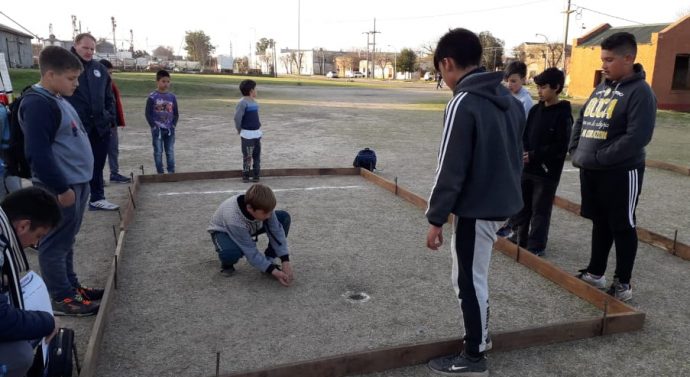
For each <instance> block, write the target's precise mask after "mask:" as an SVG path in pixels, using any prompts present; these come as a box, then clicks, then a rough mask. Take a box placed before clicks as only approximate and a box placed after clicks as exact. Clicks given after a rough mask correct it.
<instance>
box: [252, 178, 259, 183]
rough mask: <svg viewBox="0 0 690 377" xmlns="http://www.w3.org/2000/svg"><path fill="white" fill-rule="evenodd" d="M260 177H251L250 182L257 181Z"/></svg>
mask: <svg viewBox="0 0 690 377" xmlns="http://www.w3.org/2000/svg"><path fill="white" fill-rule="evenodd" d="M260 180H261V178H259V177H252V182H259V181H260Z"/></svg>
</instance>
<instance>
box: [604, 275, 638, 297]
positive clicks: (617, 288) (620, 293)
mask: <svg viewBox="0 0 690 377" xmlns="http://www.w3.org/2000/svg"><path fill="white" fill-rule="evenodd" d="M606 293H608V294H609V295H611V296H613V297H615V298H617V299H619V300H621V301H623V302H626V301H630V300H632V285H630V284H623V283H621V282H620V281H618V279H614V280H613V284H611V288H609V290H608V291H607V292H606Z"/></svg>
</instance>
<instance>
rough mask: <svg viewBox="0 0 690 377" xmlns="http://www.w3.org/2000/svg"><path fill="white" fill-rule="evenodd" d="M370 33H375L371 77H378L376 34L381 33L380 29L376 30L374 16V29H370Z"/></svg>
mask: <svg viewBox="0 0 690 377" xmlns="http://www.w3.org/2000/svg"><path fill="white" fill-rule="evenodd" d="M369 33H370V34H373V35H374V43H373V46H372V47H373V48H372V49H371V67H372V68H373V70H372V72H371V77H372V78H376V34H381V32H380V31H376V18H374V30H372V31H370V32H369ZM367 39H368V38H367ZM367 48H368V46H367Z"/></svg>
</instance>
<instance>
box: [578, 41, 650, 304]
mask: <svg viewBox="0 0 690 377" xmlns="http://www.w3.org/2000/svg"><path fill="white" fill-rule="evenodd" d="M636 54H637V42H636V41H635V37H634V36H633V35H632V34H630V33H625V32H621V33H615V34H613V35H611V36H609V37H608V38H606V39H605V40H604V41H603V42H601V61H602V70H603V73H604V77H605V79H606V80H605V81H604V82H602V83H601V84H599V85H598V86H597V87H596V88H595V89H594V92H593V93H592V95H591V96H590V97H589V99H588V100H587V102H586V103H585V104H584V106H582V110H580V116H579V118H578V120H577V122H576V123H575V125H574V127H573V134H572V137H571V141H570V146H569V150H570V154H571V156H572V160H573V165H575V166H576V167H578V168H580V190H581V193H582V209H581V214H582V216H584V217H586V218H588V219H591V220H592V254H591V257H590V261H589V266H587V268H585V269H583V270H581V271H580V272H581V273H580V275H579V277H580V279H582V280H584V281H586V282H588V283H589V284H592V285H593V286H595V287H597V288H605V287H606V278H605V277H604V272H606V263H607V261H608V257H609V252H610V251H611V246H612V245H613V243H614V242H615V243H616V272H615V274H614V281H613V284H612V285H611V287H610V289H609V294H611V295H613V296H614V297H616V298H618V299H620V300H623V301H628V300H630V299H631V298H632V286H631V285H630V278H631V275H632V270H633V264H634V263H635V255H636V254H637V231H636V230H635V221H636V219H635V209H636V208H637V200H638V198H639V196H640V190H641V189H642V177H643V175H644V166H645V146H646V145H647V144H649V142H650V141H651V139H652V133H653V132H654V124H655V122H656V97H655V96H654V92H652V89H651V88H650V87H649V84H647V83H646V82H645V80H644V79H645V73H644V70H643V69H642V65H640V64H636V63H635V55H636Z"/></svg>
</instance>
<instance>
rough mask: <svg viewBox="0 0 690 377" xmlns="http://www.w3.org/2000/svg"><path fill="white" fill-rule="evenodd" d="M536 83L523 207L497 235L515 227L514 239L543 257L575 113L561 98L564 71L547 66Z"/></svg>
mask: <svg viewBox="0 0 690 377" xmlns="http://www.w3.org/2000/svg"><path fill="white" fill-rule="evenodd" d="M534 82H535V83H536V84H537V90H538V93H539V100H540V101H539V103H538V104H537V105H535V106H533V107H532V108H531V109H530V111H529V115H528V116H527V126H526V127H525V133H524V134H523V137H522V142H523V148H524V152H523V154H522V161H523V163H524V168H523V170H522V184H521V185H522V199H523V207H522V210H521V211H520V212H519V213H518V214H517V215H515V216H513V217H511V218H510V220H508V223H506V225H505V226H503V227H502V228H501V229H499V231H498V233H497V234H498V235H499V236H502V237H507V236H509V235H510V233H511V232H512V230H513V229H516V230H517V235H516V237H515V241H517V243H518V244H519V245H520V246H521V247H524V248H527V250H529V251H530V252H532V253H533V254H535V255H537V256H540V257H541V256H543V255H544V253H545V250H546V241H547V239H548V236H549V224H550V222H551V210H552V208H553V199H554V197H555V196H556V189H557V188H558V182H559V181H560V179H561V173H562V172H563V164H564V162H565V155H566V153H567V151H568V142H569V141H570V130H571V128H572V125H573V116H572V113H571V111H572V110H571V108H570V102H568V101H561V100H560V99H558V95H559V94H560V93H561V91H562V90H563V85H564V83H565V75H564V74H563V72H562V71H560V70H559V69H558V68H548V69H547V70H545V71H544V72H542V73H541V74H539V75H537V76H536V77H535V78H534ZM511 240H512V239H511Z"/></svg>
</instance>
